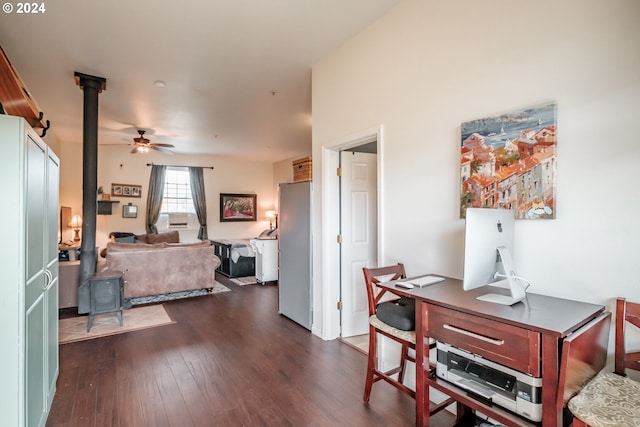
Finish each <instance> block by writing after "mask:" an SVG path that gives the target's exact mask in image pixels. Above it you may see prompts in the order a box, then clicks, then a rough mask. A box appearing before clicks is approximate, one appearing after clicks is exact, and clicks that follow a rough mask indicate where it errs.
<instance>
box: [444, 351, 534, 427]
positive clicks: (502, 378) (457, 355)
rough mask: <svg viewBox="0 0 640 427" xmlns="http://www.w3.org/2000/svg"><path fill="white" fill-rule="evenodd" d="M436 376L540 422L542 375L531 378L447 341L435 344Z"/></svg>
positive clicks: (480, 398) (479, 398)
mask: <svg viewBox="0 0 640 427" xmlns="http://www.w3.org/2000/svg"><path fill="white" fill-rule="evenodd" d="M436 351H437V361H436V376H437V377H438V378H442V379H444V380H446V381H449V382H450V383H452V384H454V385H456V386H458V387H460V388H461V389H464V390H466V391H467V392H468V393H469V394H470V395H471V396H473V397H475V398H477V399H478V400H480V401H485V402H487V403H489V404H493V405H498V406H500V407H503V408H505V409H507V410H509V411H511V412H515V413H516V414H518V415H520V416H522V417H525V418H528V419H529V420H531V421H536V422H538V421H542V378H537V377H532V376H530V375H527V374H525V373H523V372H519V371H515V370H513V369H510V368H508V367H506V366H503V365H500V364H498V363H495V362H492V361H490V360H487V359H485V358H483V357H481V356H478V355H476V354H472V353H469V352H467V351H464V350H462V349H459V348H457V347H453V346H451V345H449V344H447V343H443V342H440V341H438V342H437V343H436Z"/></svg>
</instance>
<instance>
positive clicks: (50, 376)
mask: <svg viewBox="0 0 640 427" xmlns="http://www.w3.org/2000/svg"><path fill="white" fill-rule="evenodd" d="M59 188H60V163H59V161H58V158H57V157H56V156H55V154H53V152H52V151H51V150H48V155H47V194H46V211H47V217H46V230H45V237H44V240H43V242H44V243H45V260H46V261H47V271H48V274H49V282H48V285H47V288H46V290H45V304H46V305H45V307H46V311H45V331H46V337H47V340H46V341H45V361H46V364H45V374H46V376H45V390H44V391H45V402H46V405H47V406H46V411H47V412H49V408H51V404H52V403H53V396H54V394H55V391H56V380H57V379H58V305H59V304H58V286H60V283H59V278H58V275H59V274H58V273H59V270H58V194H59Z"/></svg>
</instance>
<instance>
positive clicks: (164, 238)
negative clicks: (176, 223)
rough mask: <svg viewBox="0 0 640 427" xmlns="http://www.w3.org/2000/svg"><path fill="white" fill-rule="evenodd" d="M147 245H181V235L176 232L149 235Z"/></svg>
mask: <svg viewBox="0 0 640 427" xmlns="http://www.w3.org/2000/svg"><path fill="white" fill-rule="evenodd" d="M147 243H149V244H154V243H180V233H178V231H177V230H176V231H169V232H167V233H158V234H147Z"/></svg>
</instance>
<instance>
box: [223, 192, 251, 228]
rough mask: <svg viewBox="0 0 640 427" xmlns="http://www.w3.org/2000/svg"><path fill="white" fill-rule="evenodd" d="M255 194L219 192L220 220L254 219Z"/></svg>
mask: <svg viewBox="0 0 640 427" xmlns="http://www.w3.org/2000/svg"><path fill="white" fill-rule="evenodd" d="M257 197H258V196H256V195H255V194H230V193H220V222H232V221H256V220H257V216H256V201H257Z"/></svg>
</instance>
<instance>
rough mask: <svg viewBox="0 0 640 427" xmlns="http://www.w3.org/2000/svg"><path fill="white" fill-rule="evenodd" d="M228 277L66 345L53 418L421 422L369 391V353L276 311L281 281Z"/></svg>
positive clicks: (393, 400) (397, 401)
mask: <svg viewBox="0 0 640 427" xmlns="http://www.w3.org/2000/svg"><path fill="white" fill-rule="evenodd" d="M223 280H224V279H221V280H220V281H223ZM225 284H226V283H225ZM227 286H228V287H229V288H231V289H232V291H231V292H226V293H221V294H215V295H207V296H202V297H196V298H190V299H185V300H176V301H170V302H167V303H165V307H166V309H167V311H168V312H169V314H170V316H171V317H172V318H173V319H175V320H176V323H174V324H171V325H166V326H161V327H157V328H152V329H146V330H141V331H134V332H129V333H126V334H121V335H115V336H111V337H105V338H98V339H94V340H90V341H84V342H79V343H72V344H65V345H62V346H61V347H60V376H59V378H58V391H57V393H56V396H55V399H54V402H53V408H52V411H51V414H50V416H49V419H48V421H47V427H68V426H83V427H86V426H100V427H107V426H109V427H134V426H135V427H140V426H149V427H162V426H167V427H174V426H176V427H178V426H180V427H184V426H194V427H202V426H204V427H207V426H295V427H298V426H356V427H357V426H362V427H364V426H411V425H414V423H415V414H414V405H415V401H414V400H413V399H411V398H410V397H409V396H407V395H405V394H403V393H400V392H399V391H397V390H396V389H394V388H393V387H390V386H388V385H386V384H382V383H379V384H376V385H374V387H373V391H372V394H371V402H370V403H369V404H366V403H364V402H363V401H362V393H363V390H364V377H365V371H366V362H367V360H366V355H364V354H363V353H361V352H359V351H357V350H356V349H354V348H352V347H350V346H348V345H346V344H344V343H341V342H340V341H339V340H334V341H323V340H321V339H320V338H318V337H315V336H314V335H312V334H311V333H310V332H309V331H308V330H306V329H304V328H302V327H301V326H299V325H297V324H296V323H294V322H293V321H291V320H289V319H287V318H286V317H284V316H280V315H279V314H278V313H277V305H278V289H277V286H275V285H267V286H259V285H248V286H236V285H234V284H232V283H229V284H227ZM66 315H68V314H66ZM453 420H454V417H453V416H452V415H451V414H448V413H446V412H445V413H441V414H438V415H437V416H435V417H434V418H433V419H432V426H434V427H441V426H445V425H451V424H452V423H453Z"/></svg>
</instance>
